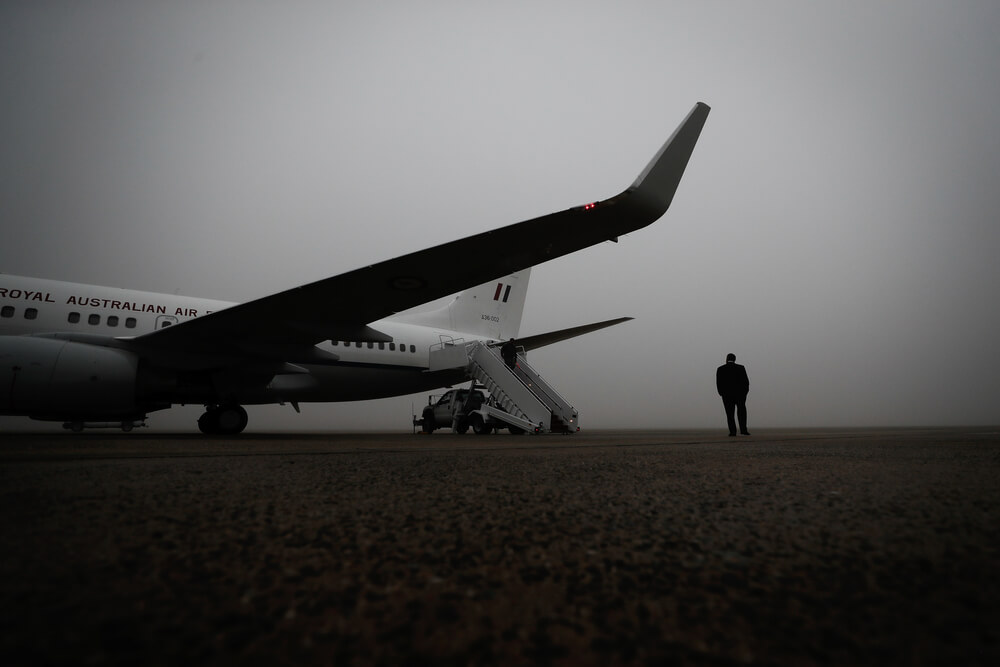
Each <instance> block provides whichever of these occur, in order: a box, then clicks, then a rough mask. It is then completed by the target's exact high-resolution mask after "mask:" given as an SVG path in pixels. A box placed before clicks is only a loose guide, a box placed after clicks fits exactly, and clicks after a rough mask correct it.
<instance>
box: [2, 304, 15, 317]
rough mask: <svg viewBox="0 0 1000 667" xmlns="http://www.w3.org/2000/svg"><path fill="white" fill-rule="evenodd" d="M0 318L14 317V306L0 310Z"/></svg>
mask: <svg viewBox="0 0 1000 667" xmlns="http://www.w3.org/2000/svg"><path fill="white" fill-rule="evenodd" d="M0 317H14V306H4V307H3V309H0Z"/></svg>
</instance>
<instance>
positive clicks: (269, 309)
mask: <svg viewBox="0 0 1000 667" xmlns="http://www.w3.org/2000/svg"><path fill="white" fill-rule="evenodd" d="M708 112H709V107H708V106H707V105H705V104H702V103H698V104H696V105H695V107H694V108H693V109H692V110H691V112H690V113H689V114H688V116H687V118H685V119H684V121H683V122H682V123H681V124H680V125H679V126H678V127H677V129H676V130H675V131H674V133H673V135H671V137H670V138H669V139H668V140H667V142H666V143H665V144H664V145H663V147H662V148H661V149H660V150H659V152H658V153H657V154H656V155H655V157H654V158H653V160H652V161H651V162H650V163H649V165H647V166H646V168H645V169H644V170H643V171H642V173H641V174H640V175H639V178H637V179H636V180H635V182H634V183H633V184H632V185H631V186H629V188H627V189H626V190H625V191H623V192H621V193H620V194H618V195H616V196H614V197H611V198H610V199H606V200H603V201H597V202H593V203H588V204H585V205H582V206H575V207H573V208H570V209H566V210H564V211H560V212H558V213H552V214H549V215H545V216H542V217H540V218H534V219H532V220H527V221H525V222H519V223H516V224H513V225H508V226H506V227H501V228H499V229H494V230H492V231H488V232H483V233H481V234H476V235H474V236H469V237H466V238H464V239H459V240H457V241H452V242H450V243H444V244H442V245H439V246H435V247H433V248H428V249H426V250H420V251H417V252H414V253H410V254H408V255H403V256H401V257H396V258H395V259H390V260H387V261H384V262H380V263H378V264H372V265H371V266H366V267H363V268H360V269H355V270H354V271H349V272H347V273H342V274H340V275H337V276H333V277H331V278H326V279H324V280H320V281H317V282H314V283H310V284H308V285H303V286H301V287H296V288H294V289H290V290H286V291H283V292H278V293H277V294H272V295H270V296H266V297H263V298H261V299H256V300H254V301H249V302H247V303H243V304H239V305H236V306H232V307H230V308H227V309H225V310H220V311H217V312H215V313H212V314H210V315H206V316H202V317H198V318H197V319H192V320H188V321H186V322H183V323H181V324H178V325H175V326H172V327H169V328H165V329H160V330H158V331H155V332H152V333H149V334H146V335H144V336H140V337H139V338H136V339H134V342H135V343H139V344H141V345H143V346H148V347H154V348H160V349H163V350H164V351H166V350H168V349H169V350H180V349H184V350H192V349H210V348H218V347H219V346H229V345H234V344H235V345H238V346H244V347H245V346H247V345H267V346H270V345H295V346H298V345H312V344H315V343H318V342H320V341H323V340H328V339H335V340H351V341H368V340H371V341H380V340H382V341H388V340H390V338H389V337H388V336H386V335H384V334H382V333H380V332H378V331H375V330H374V329H372V328H370V327H369V326H368V324H369V323H371V322H374V321H376V320H379V319H382V318H384V317H387V316H389V315H392V314H394V313H397V312H400V311H403V310H406V309H408V308H411V307H413V306H418V305H420V304H422V303H427V302H428V301H433V300H434V299H437V298H440V297H443V296H447V295H449V294H454V293H456V292H459V291H461V290H463V289H465V288H467V287H470V286H472V285H479V284H481V283H484V282H486V281H488V280H492V279H495V278H497V277H498V276H504V275H507V274H510V273H513V272H514V271H518V270H521V269H525V268H527V267H530V266H535V265H536V264H541V263H542V262H547V261H549V260H551V259H555V258H556V257H561V256H563V255H566V254H569V253H572V252H575V251H577V250H581V249H583V248H586V247H588V246H592V245H596V244H598V243H601V242H603V241H608V240H616V239H617V238H618V237H619V236H621V235H622V234H627V233H629V232H632V231H635V230H637V229H640V228H642V227H645V226H647V225H649V224H651V223H653V222H655V221H656V220H657V219H658V218H659V217H660V216H662V215H663V214H664V212H666V210H667V208H668V207H669V206H670V202H671V200H672V199H673V196H674V192H675V191H676V190H677V185H678V183H679V182H680V179H681V176H682V175H683V174H684V169H685V167H686V166H687V163H688V159H689V158H690V157H691V153H692V151H693V150H694V146H695V144H696V143H697V141H698V136H699V135H700V133H701V129H702V126H703V125H704V124H705V119H706V118H707V117H708Z"/></svg>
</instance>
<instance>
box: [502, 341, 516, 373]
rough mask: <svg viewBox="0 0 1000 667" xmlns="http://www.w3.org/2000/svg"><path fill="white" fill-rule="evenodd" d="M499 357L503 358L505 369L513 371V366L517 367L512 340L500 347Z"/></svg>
mask: <svg viewBox="0 0 1000 667" xmlns="http://www.w3.org/2000/svg"><path fill="white" fill-rule="evenodd" d="M500 356H501V357H503V361H504V363H505V364H507V368H509V369H511V370H514V366H515V365H517V347H516V346H515V345H514V339H513V338H511V339H510V340H509V341H507V342H506V343H504V344H503V345H501V346H500Z"/></svg>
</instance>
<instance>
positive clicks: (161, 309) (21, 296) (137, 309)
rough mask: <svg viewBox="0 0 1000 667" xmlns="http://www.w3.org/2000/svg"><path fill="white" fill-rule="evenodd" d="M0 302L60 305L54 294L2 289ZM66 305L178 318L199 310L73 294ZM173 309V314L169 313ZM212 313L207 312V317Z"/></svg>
mask: <svg viewBox="0 0 1000 667" xmlns="http://www.w3.org/2000/svg"><path fill="white" fill-rule="evenodd" d="M0 300H3V301H6V300H10V301H41V302H42V303H59V301H58V300H56V299H53V298H52V292H39V291H34V290H29V289H18V288H16V287H14V288H8V287H0ZM64 303H65V304H66V305H68V306H79V307H81V308H103V309H105V310H127V311H129V312H133V313H154V314H156V315H167V314H170V315H175V316H177V317H197V316H198V310H197V309H196V308H189V307H183V306H182V307H173V306H165V305H162V304H155V303H141V302H138V301H122V300H120V299H108V298H100V297H95V296H79V295H75V294H71V295H69V296H68V297H66V299H65V301H64ZM168 308H172V309H173V312H168ZM210 312H212V311H206V312H205V313H204V314H205V315H207V314H209V313H210Z"/></svg>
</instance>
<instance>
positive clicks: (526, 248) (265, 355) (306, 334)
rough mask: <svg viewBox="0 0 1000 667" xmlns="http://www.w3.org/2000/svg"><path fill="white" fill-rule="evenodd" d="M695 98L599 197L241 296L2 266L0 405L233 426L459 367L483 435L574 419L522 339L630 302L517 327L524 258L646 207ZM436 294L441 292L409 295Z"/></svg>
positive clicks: (664, 199)
mask: <svg viewBox="0 0 1000 667" xmlns="http://www.w3.org/2000/svg"><path fill="white" fill-rule="evenodd" d="M708 113H709V108H708V106H707V105H705V104H700V103H699V104H697V105H695V107H694V108H693V109H692V110H691V111H690V113H689V114H688V115H687V117H686V118H685V119H684V120H683V121H682V122H681V124H680V125H679V126H678V127H677V129H676V130H675V131H674V133H673V134H672V135H671V136H670V138H669V139H667V141H666V143H665V144H663V146H662V148H660V150H659V151H658V152H657V153H656V155H654V156H653V159H652V160H651V161H650V162H649V163H648V164H647V165H646V167H645V168H644V169H643V170H642V171H641V172H640V174H639V176H638V178H636V179H635V181H633V182H632V184H631V185H630V186H628V187H627V188H626V189H625V190H623V191H622V192H620V193H619V194H617V195H615V196H613V197H609V198H607V199H602V200H596V201H592V202H590V203H587V204H583V205H579V206H573V207H571V208H568V209H564V210H562V211H558V212H556V213H550V214H548V215H543V216H541V217H538V218H534V219H532V220H526V221H523V222H518V223H515V224H512V225H507V226H506V227H500V228H498V229H493V230H490V231H487V232H482V233H480V234H475V235H473V236H469V237H466V238H463V239H459V240H456V241H451V242H449V243H444V244H441V245H438V246H435V247H433V248H427V249H425V250H419V251H416V252H413V253H410V254H408V255H403V256H400V257H395V258H393V259H389V260H386V261H384V262H379V263H377V264H372V265H369V266H364V267H362V268H359V269H355V270H353V271H348V272H346V273H341V274H339V275H335V276H332V277H329V278H325V279H323V280H319V281H316V282H313V283H310V284H307V285H301V286H299V287H295V288H292V289H288V290H284V291H281V292H277V293H275V294H271V295H269V296H265V297H262V298H259V299H255V300H253V301H249V302H246V303H241V304H232V303H227V302H224V301H213V300H209V299H198V298H192V297H183V296H175V295H171V294H162V293H153V292H141V291H137V290H127V289H118V288H112V287H100V286H97V285H89V284H82V283H67V282H61V281H56V280H48V279H44V278H27V277H19V276H12V275H5V274H0V415H12V416H26V417H30V418H33V419H39V420H46V421H61V422H64V423H66V424H67V425H69V426H71V427H72V428H74V429H77V428H84V427H85V426H87V425H97V424H104V425H106V424H111V423H114V424H120V425H121V427H122V428H124V429H126V430H127V429H130V428H132V426H134V425H135V424H136V423H141V422H143V421H144V420H145V419H146V417H147V415H148V414H149V413H151V412H155V411H158V410H164V409H166V408H170V407H172V406H174V405H178V404H187V405H204V406H205V413H204V414H203V415H202V416H201V418H200V419H199V420H198V427H199V428H200V429H201V430H202V431H203V432H204V433H207V434H234V433H239V432H241V431H242V430H243V429H244V427H246V425H247V411H246V410H245V408H244V407H243V406H246V405H262V404H285V403H290V404H291V405H292V406H294V407H295V408H296V409H298V405H299V403H306V402H314V403H321V402H329V401H358V400H367V399H373V398H384V397H388V396H402V395H406V394H412V393H416V392H423V391H429V390H433V389H436V388H439V387H446V386H451V385H456V384H459V383H462V382H470V381H471V382H472V387H470V388H475V387H476V386H478V385H476V383H477V382H479V383H481V384H482V385H488V386H490V387H491V388H490V392H491V396H490V398H489V399H488V402H487V403H484V404H483V409H482V412H483V413H484V414H485V416H484V417H483V420H481V423H480V424H479V426H481V427H484V429H485V432H487V433H489V432H490V431H491V423H487V422H486V421H485V419H486V417H489V418H490V419H500V420H501V422H503V423H507V424H508V425H509V427H510V429H511V432H514V429H515V427H517V428H521V429H524V428H525V427H526V426H529V427H531V428H532V430H533V431H534V432H549V431H556V430H559V428H563V429H570V430H575V428H578V426H579V421H578V420H577V419H576V415H577V413H576V411H575V408H573V407H572V406H568V405H567V406H562V403H563V402H564V401H562V399H561V397H558V396H557V395H556V394H555V393H550V394H547V395H546V396H542V395H541V393H539V391H538V388H539V387H540V386H541V385H540V384H539V383H538V380H539V376H538V375H537V374H536V375H526V374H528V373H532V372H533V371H532V370H531V369H530V366H528V365H527V364H526V361H525V358H524V356H523V354H524V353H526V352H528V351H530V350H533V349H536V348H540V347H543V346H545V345H551V344H553V343H557V342H559V341H563V340H567V339H569V338H573V337H576V336H580V335H583V334H585V333H588V332H591V331H596V330H598V329H603V328H605V327H609V326H612V325H615V324H619V323H621V322H624V321H626V320H628V319H631V318H627V317H619V318H615V319H610V320H604V321H601V322H594V323H591V324H582V325H578V326H573V327H569V328H565V329H559V330H557V331H549V332H545V333H536V334H533V335H521V333H520V326H521V314H522V312H523V308H524V302H525V297H526V295H527V290H528V279H529V275H530V270H531V267H533V266H535V265H537V264H541V263H543V262H547V261H549V260H552V259H556V258H558V257H562V256H563V255H567V254H569V253H573V252H576V251H578V250H582V249H584V248H589V247H591V246H596V245H599V244H603V243H604V242H605V241H613V240H617V239H618V238H619V237H621V236H623V235H625V234H628V233H630V232H634V231H636V230H638V229H641V228H643V227H646V226H647V225H650V224H652V223H653V222H655V221H656V220H658V219H659V218H660V217H661V216H662V215H663V214H664V213H665V212H666V210H667V208H668V207H669V206H670V204H671V202H672V200H673V198H674V194H675V192H676V191H677V187H678V184H679V183H680V181H681V177H682V176H683V174H684V171H685V169H686V168H687V165H688V161H689V159H690V158H691V155H692V153H693V151H694V147H695V144H696V143H697V141H698V137H699V136H700V134H701V130H702V127H703V126H704V124H705V120H706V119H707V118H708ZM610 145H611V146H614V145H615V144H614V143H613V142H612V143H611V144H610ZM333 222H334V224H336V222H337V221H333ZM449 295H455V296H454V298H453V299H452V301H451V302H450V303H449V304H448V305H445V306H443V307H441V308H438V309H436V310H425V311H422V312H415V311H414V310H413V309H414V308H415V307H417V306H420V305H422V304H427V303H430V302H432V301H436V300H437V299H440V298H442V297H446V296H449ZM126 313H128V314H127V315H125V314H126ZM123 315H124V316H123ZM510 338H516V339H517V343H518V346H519V350H518V351H519V354H520V355H521V356H519V357H518V359H519V360H520V361H519V363H518V364H515V365H514V368H510V367H509V366H508V365H507V364H505V363H504V361H505V360H503V359H501V357H500V355H499V353H498V350H499V348H500V346H501V345H502V344H503V342H504V341H507V340H509V339H510ZM456 353H457V354H456ZM484 376H485V377H486V378H487V379H486V380H484ZM493 380H497V381H496V382H493ZM495 387H499V388H500V389H502V390H503V391H500V389H496V388H495ZM532 400H534V401H536V403H537V404H538V406H541V407H546V406H548V407H552V406H555V407H552V410H551V419H549V418H547V417H543V418H541V419H539V418H538V417H536V416H532V415H533V414H535V412H534V411H535V410H536V407H532V406H529V403H531V401H532ZM564 407H566V408H567V409H566V410H564V409H563V408H564ZM546 409H548V408H547V407H546ZM557 413H558V414H557ZM456 414H457V413H456ZM545 414H546V415H548V414H549V413H548V412H546V413H545ZM566 414H568V415H570V417H571V418H570V419H569V422H572V423H569V422H568V421H567V419H565V418H563V417H559V416H558V415H566ZM517 415H521V416H517ZM504 417H506V418H507V419H506V420H504ZM529 417H530V419H529ZM518 420H520V422H518ZM522 422H523V423H522ZM452 423H453V428H456V430H460V429H461V425H460V424H459V421H458V418H457V417H454V418H453V422H452ZM518 423H521V425H520V426H518ZM473 429H474V430H475V431H476V432H477V433H479V432H480V429H479V428H476V425H475V424H473Z"/></svg>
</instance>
